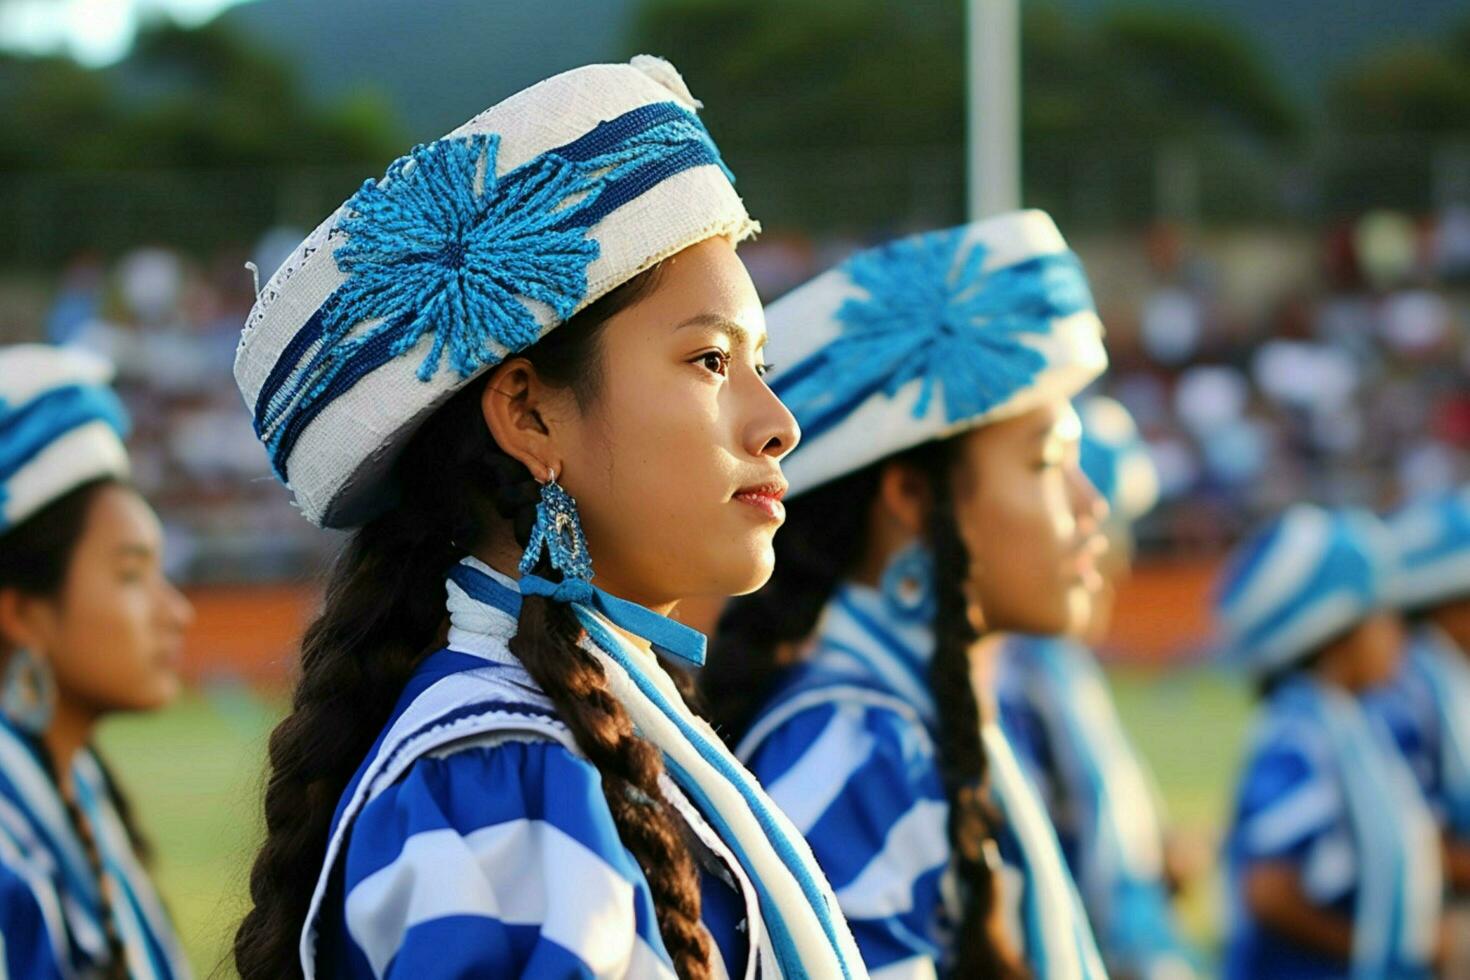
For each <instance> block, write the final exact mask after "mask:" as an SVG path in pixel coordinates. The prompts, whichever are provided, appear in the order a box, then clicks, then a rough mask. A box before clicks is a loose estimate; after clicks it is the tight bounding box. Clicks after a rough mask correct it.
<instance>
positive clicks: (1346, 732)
mask: <svg viewBox="0 0 1470 980" xmlns="http://www.w3.org/2000/svg"><path fill="white" fill-rule="evenodd" d="M1226 856H1227V860H1228V863H1229V875H1228V878H1229V886H1230V893H1231V895H1230V901H1231V908H1230V923H1229V929H1228V935H1227V939H1226V951H1225V956H1226V962H1225V966H1226V976H1227V977H1230V978H1238V980H1246V978H1250V980H1259V978H1265V980H1269V978H1275V977H1279V978H1283V980H1284V978H1293V980H1295V978H1316V977H1349V976H1351V977H1354V978H1358V977H1362V978H1369V977H1395V978H1411V977H1428V976H1429V975H1430V969H1429V962H1430V957H1431V954H1432V950H1433V946H1434V943H1435V940H1436V936H1435V933H1436V930H1437V928H1438V922H1439V911H1440V900H1441V897H1440V887H1441V874H1440V866H1439V842H1438V835H1437V831H1436V830H1435V827H1434V824H1433V820H1432V818H1431V817H1430V815H1429V813H1428V809H1427V807H1426V806H1425V805H1424V803H1423V801H1422V798H1421V797H1420V794H1419V792H1418V787H1417V785H1416V784H1415V782H1414V779H1413V777H1412V775H1410V773H1409V772H1408V770H1407V767H1406V766H1405V765H1404V764H1403V762H1402V761H1401V760H1400V758H1399V756H1398V753H1397V752H1396V751H1395V750H1394V748H1393V746H1392V744H1391V741H1390V737H1389V735H1388V733H1387V732H1386V731H1384V730H1382V729H1381V728H1380V727H1378V726H1376V725H1375V724H1374V723H1373V720H1372V719H1371V718H1370V717H1369V716H1368V714H1367V713H1366V712H1364V711H1363V710H1361V708H1360V706H1359V704H1358V702H1357V701H1356V700H1355V699H1353V698H1352V697H1351V696H1349V695H1348V694H1346V693H1344V692H1341V691H1338V690H1336V689H1333V688H1329V687H1327V686H1325V685H1322V684H1319V683H1317V682H1316V681H1314V680H1311V679H1310V678H1308V677H1305V676H1296V677H1292V678H1289V679H1287V680H1285V681H1283V682H1282V684H1281V685H1280V686H1279V687H1278V688H1277V689H1276V690H1275V691H1274V692H1273V693H1272V694H1271V696H1270V699H1269V701H1268V702H1267V704H1266V706H1265V708H1264V709H1263V711H1262V713H1261V716H1260V717H1259V718H1258V719H1257V721H1256V723H1255V728H1254V731H1253V733H1252V739H1251V743H1250V747H1249V749H1248V751H1247V757H1246V763H1245V767H1244V770H1243V774H1242V776H1241V781H1240V785H1239V789H1238V795H1237V799H1236V804H1235V814H1234V819H1233V821H1232V827H1231V830H1230V834H1229V837H1228V841H1227V854H1226ZM1263 862H1271V863H1277V864H1281V863H1284V864H1289V865H1292V866H1294V867H1296V868H1297V869H1298V873H1299V875H1300V882H1301V887H1302V890H1303V892H1304V893H1305V894H1306V895H1307V897H1308V898H1309V899H1310V900H1311V901H1312V902H1313V903H1314V904H1315V905H1316V906H1317V907H1318V908H1320V909H1323V910H1327V911H1331V912H1335V913H1336V914H1338V915H1340V916H1342V917H1343V918H1344V919H1345V920H1349V921H1351V922H1352V924H1353V944H1354V954H1353V962H1352V963H1351V964H1349V963H1344V962H1340V961H1338V960H1335V959H1333V958H1332V957H1330V956H1327V955H1324V954H1322V953H1319V952H1317V951H1315V950H1312V949H1308V948H1304V947H1303V946H1301V945H1299V944H1297V943H1296V942H1294V941H1292V940H1290V939H1289V938H1287V937H1283V936H1281V935H1280V934H1278V933H1275V932H1272V931H1271V930H1270V929H1268V928H1266V927H1264V926H1262V925H1261V924H1260V923H1257V922H1256V921H1255V920H1254V919H1253V918H1252V916H1251V914H1250V911H1249V909H1248V908H1246V906H1245V903H1244V899H1243V897H1242V886H1243V881H1244V877H1245V875H1246V874H1247V873H1248V872H1249V871H1250V870H1251V869H1252V868H1253V867H1255V866H1257V865H1259V864H1260V863H1263Z"/></svg>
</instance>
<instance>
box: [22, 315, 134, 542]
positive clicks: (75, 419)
mask: <svg viewBox="0 0 1470 980" xmlns="http://www.w3.org/2000/svg"><path fill="white" fill-rule="evenodd" d="M111 380H112V366H111V365H109V364H108V363H107V362H106V361H103V360H102V359H100V358H97V357H94V356H92V355H90V354H86V353H83V352H82V351H78V350H71V349H66V348H61V347H49V346H46V345H45V344H17V345H16V346H14V347H5V348H0V533H4V532H5V531H7V530H9V529H10V528H13V527H15V526H16V525H17V524H19V523H21V522H22V521H24V520H25V519H26V518H27V517H30V516H31V515H32V514H34V513H35V512H36V511H38V510H40V509H41V508H43V507H45V506H46V505H47V504H49V503H51V502H52V501H54V500H56V499H57V498H59V497H62V496H64V495H65V494H66V493H67V492H69V491H71V490H74V489H76V488H77V487H79V486H81V485H82V484H83V483H87V482H89V481H91V480H98V479H102V478H104V477H114V478H117V479H125V478H126V477H127V475H128V453H127V450H126V449H124V448H123V438H124V437H125V436H126V435H127V430H128V416H127V412H126V411H124V410H123V406H122V402H121V401H119V400H118V397H117V395H116V394H114V393H113V391H112V389H111V388H109V387H108V386H107V385H108V382H109V381H111Z"/></svg>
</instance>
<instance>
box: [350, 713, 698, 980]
mask: <svg viewBox="0 0 1470 980" xmlns="http://www.w3.org/2000/svg"><path fill="white" fill-rule="evenodd" d="M343 894H344V895H345V899H344V905H343V924H344V926H345V932H346V938H347V941H346V942H344V943H342V946H343V947H344V948H345V954H344V955H345V957H346V958H347V959H348V960H350V961H351V962H350V964H347V965H348V966H349V969H348V970H347V971H346V972H347V973H348V975H351V976H354V977H393V978H398V977H415V978H421V977H422V978H437V977H468V976H495V977H565V976H596V977H624V976H632V977H672V975H673V972H672V970H671V968H670V966H669V963H668V959H667V954H666V953H665V952H664V950H663V944H662V942H661V941H660V940H659V938H658V926H657V922H656V920H655V918H654V909H653V903H652V901H651V898H650V896H649V893H648V887H647V883H646V881H645V880H644V878H643V875H642V872H641V871H640V870H639V869H638V867H637V865H636V863H635V862H634V860H633V858H632V856H631V855H630V854H629V853H628V851H627V850H626V849H625V848H624V847H623V845H622V843H621V841H620V840H619V838H618V833H617V828H616V826H615V825H614V823H613V820H612V815H611V813H610V812H609V810H608V808H607V803H606V801H605V799H604V797H603V794H602V787H601V782H600V779H599V777H598V774H597V771H596V770H595V769H594V768H593V767H592V766H591V765H589V764H588V763H587V762H586V761H584V760H582V759H579V758H577V757H576V756H574V755H573V754H572V753H571V752H569V751H568V750H567V749H566V748H564V747H563V746H561V745H559V744H556V743H552V742H538V741H525V742H523V741H513V742H500V743H498V744H494V745H484V746H474V747H470V748H465V749H461V750H459V751H455V752H452V753H451V754H447V755H440V756H431V757H427V758H424V759H420V760H418V761H417V762H415V763H414V764H413V766H412V767H411V768H410V769H409V770H408V773H407V774H406V776H405V777H404V778H403V779H401V780H400V781H399V782H398V783H396V784H394V785H393V786H392V787H390V788H389V789H387V790H385V791H384V792H383V793H381V794H380V795H379V796H377V797H376V798H374V799H373V800H372V801H371V802H370V803H368V804H367V806H366V807H364V808H363V810H362V812H361V814H360V815H359V816H358V818H357V821H356V822H355V824H354V825H353V828H352V834H351V838H350V840H349V842H348V845H347V851H346V858H345V864H344V881H343Z"/></svg>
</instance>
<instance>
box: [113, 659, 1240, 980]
mask: <svg viewBox="0 0 1470 980" xmlns="http://www.w3.org/2000/svg"><path fill="white" fill-rule="evenodd" d="M1112 676H1113V679H1114V686H1115V693H1116V696H1117V700H1118V708H1119V711H1120V712H1121V713H1122V715H1123V718H1124V720H1125V722H1126V723H1127V725H1128V727H1129V729H1130V730H1131V731H1132V733H1133V735H1134V737H1135V739H1136V741H1137V744H1138V745H1139V747H1140V749H1141V751H1142V752H1143V754H1144V755H1145V756H1146V757H1147V759H1148V761H1149V762H1150V763H1151V764H1152V765H1153V768H1154V773H1155V775H1156V776H1157V778H1158V782H1159V784H1160V786H1161V787H1162V788H1163V791H1164V795H1165V797H1166V798H1167V800H1168V805H1169V808H1170V814H1171V816H1172V817H1173V819H1174V823H1175V824H1176V825H1177V826H1178V827H1180V828H1181V829H1183V830H1185V831H1187V832H1189V833H1190V834H1191V835H1195V834H1198V835H1201V836H1203V837H1204V838H1205V839H1207V840H1208V841H1211V842H1213V840H1214V839H1215V836H1216V835H1217V834H1218V831H1219V828H1220V826H1221V822H1222V821H1223V819H1224V815H1225V807H1226V803H1227V800H1228V798H1229V793H1230V784H1231V781H1232V780H1233V778H1234V774H1235V765H1236V759H1237V754H1238V752H1239V749H1240V741H1241V735H1242V732H1243V726H1244V719H1245V715H1246V713H1247V711H1248V703H1247V700H1246V697H1245V695H1244V694H1243V693H1242V692H1240V691H1239V690H1238V689H1237V688H1236V687H1235V686H1234V685H1232V684H1230V683H1229V682H1228V681H1226V680H1224V679H1222V678H1219V677H1216V676H1214V675H1212V674H1206V673H1203V672H1198V671H1189V672H1180V673H1173V674H1167V675H1160V674H1153V673H1147V672H1142V671H1138V670H1131V669H1130V670H1116V671H1114V672H1113V674H1112ZM278 710H280V706H279V703H277V702H272V701H266V700H262V699H259V698H256V697H254V696H252V695H250V694H248V693H246V692H245V691H243V690H240V689H233V688H221V689H215V690H211V691H209V692H206V693H203V694H195V695H191V696H190V697H187V698H185V699H183V700H182V701H181V702H180V703H179V704H177V705H175V706H174V707H172V708H170V709H169V710H168V711H165V712H163V713H161V714H158V715H152V716H148V717H141V718H139V717H129V718H118V719H115V720H112V721H109V722H108V723H107V724H106V725H105V726H104V728H103V731H102V735H101V739H100V742H101V747H102V751H103V752H104V753H105V755H106V757H107V759H108V761H109V762H110V763H111V764H112V767H113V769H114V770H115V771H116V773H117V775H118V778H119V780H120V781H121V782H122V783H123V785H124V787H125V789H126V790H127V792H128V794H129V795H130V797H131V798H132V801H133V805H134V807H135V809H136V810H137V812H138V816H139V819H140V821H141V822H142V824H143V826H144V827H145V829H146V831H147V833H148V835H149V836H150V838H151V839H152V841H153V843H154V848H155V851H156V855H155V865H154V866H155V874H156V876H157V880H158V884H159V887H160V888H161V889H162V891H163V893H164V897H165V899H166V900H167V902H168V905H169V908H170V909H171V910H172V912H173V914H174V918H175V920H176V922H177V923H178V927H179V930H180V932H181V933H182V935H183V939H184V944H185V946H186V947H187V949H188V951H189V956H190V958H191V960H192V961H193V964H194V967H195V969H196V971H197V972H198V973H199V974H200V975H202V976H208V975H210V974H216V975H218V976H231V975H233V969H232V968H231V967H230V966H229V947H230V938H231V936H232V934H233V932H234V927H235V923H236V922H237V921H238V920H239V918H240V916H241V915H242V914H243V912H244V908H245V898H246V893H247V889H246V876H247V873H248V869H249V863H250V859H251V856H252V854H253V852H254V849H255V846H256V843H257V842H258V840H259V833H260V829H259V828H260V802H259V800H260V791H261V787H262V782H263V765H264V758H265V744H266V738H267V736H268V735H269V733H270V727H271V725H272V723H273V722H274V720H275V717H276V712H277V711H278ZM1218 895H1219V889H1218V887H1217V886H1216V884H1215V882H1214V881H1213V880H1212V879H1206V880H1204V881H1202V882H1201V883H1200V884H1199V885H1198V886H1197V887H1195V888H1194V889H1193V891H1192V893H1191V894H1189V895H1188V896H1187V899H1186V902H1185V907H1184V914H1185V920H1186V924H1187V926H1188V928H1189V929H1190V931H1191V933H1192V934H1193V935H1195V936H1196V937H1197V938H1198V939H1199V940H1200V941H1201V942H1202V943H1204V944H1206V945H1208V944H1209V943H1211V942H1213V938H1214V935H1215V924H1214V923H1215V912H1216V906H1217V904H1218ZM216 971H217V972H216Z"/></svg>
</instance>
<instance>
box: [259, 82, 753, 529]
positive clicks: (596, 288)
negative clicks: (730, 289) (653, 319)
mask: <svg viewBox="0 0 1470 980" xmlns="http://www.w3.org/2000/svg"><path fill="white" fill-rule="evenodd" d="M698 107H699V103H698V102H697V101H696V100H695V99H694V98H693V97H692V96H691V95H690V94H689V90H688V89H687V88H686V87H685V85H684V82H683V80H682V79H681V78H680V77H679V73H678V72H677V71H675V70H674V68H673V66H672V65H670V64H669V63H668V62H666V61H663V60H662V59H659V58H652V57H649V56H646V55H642V56H639V57H637V58H634V59H633V61H632V62H631V63H630V64H625V65H624V64H620V65H591V66H587V67H584V68H577V69H574V70H572V71H568V72H565V73H563V74H560V75H557V76H555V77H553V78H549V79H547V80H546V81H543V82H540V83H539V84H536V85H533V86H531V87H530V88H528V89H526V90H524V91H522V92H519V93H517V94H516V95H513V96H511V97H510V98H508V99H506V100H505V101H503V102H501V103H499V104H497V105H495V106H492V107H491V108H489V109H487V110H485V111H484V112H482V113H480V114H479V115H478V116H476V117H475V118H474V119H472V120H470V121H469V122H468V123H466V124H464V125H463V126H461V127H459V128H458V129H456V130H455V131H454V132H452V133H450V134H448V135H447V136H445V137H443V138H442V139H439V140H435V141H434V142H432V143H429V144H427V145H425V146H420V147H416V148H415V149H414V150H413V151H412V152H411V153H410V154H409V155H408V156H406V157H403V158H401V159H400V160H398V161H396V162H395V163H394V164H393V165H392V166H390V167H389V168H388V172H387V175H386V176H385V177H384V178H383V179H382V180H381V181H369V182H367V183H366V184H364V185H363V188H362V189H361V190H360V191H358V193H357V194H355V195H354V196H353V197H352V198H351V199H350V200H348V201H347V202H346V203H345V204H343V205H342V206H341V207H340V208H338V210H337V211H336V212H335V213H334V214H333V215H332V216H331V217H329V218H328V219H327V220H326V221H324V222H323V223H322V224H321V225H320V226H319V227H318V228H317V229H316V231H314V232H312V234H311V235H310V236H308V238H307V239H306V241H305V242H303V243H302V244H301V246H300V247H299V248H298V249H297V250H296V253H295V254H294V255H293V256H292V257H291V258H290V259H289V260H288V261H287V262H286V264H285V265H284V266H283V267H282V268H281V269H280V270H279V271H277V272H276V274H275V275H274V276H272V277H271V280H270V282H269V283H268V284H267V285H266V287H265V289H264V290H262V291H261V294H260V296H259V298H258V299H257V301H256V304H255V308H254V309H253V310H252V311H251V313H250V318H249V320H248V321H247V322H246V325H245V331H244V334H243V336H242V337H241V341H240V348H239V352H238V354H237V356H236V359H235V380H236V381H237V382H238V384H239V386H240V391H241V393H242V394H243V395H244V397H245V402H246V405H247V406H248V407H249V409H250V410H251V412H252V413H253V415H254V418H255V428H256V433H257V434H258V435H259V436H260V438H261V440H262V441H263V442H264V443H265V445H266V449H267V451H268V452H269V453H270V455H271V459H272V463H273V464H274V466H275V469H276V473H277V475H279V476H280V477H281V478H282V480H284V481H285V482H286V483H287V484H288V486H290V488H291V490H292V492H293V493H294V494H295V496H296V500H297V502H298V504H299V506H300V507H301V510H302V512H303V513H304V514H305V515H306V517H307V518H308V519H309V520H311V521H312V522H313V523H315V524H319V525H324V526H329V527H351V526H354V525H357V524H361V523H363V522H365V521H367V520H370V519H371V518H372V517H374V516H375V515H376V514H378V513H380V512H381V511H382V509H383V508H384V507H386V506H388V505H389V503H391V500H392V487H391V485H390V484H389V482H388V480H387V479H386V478H387V474H388V471H389V469H390V467H391V466H392V464H393V461H394V460H395V459H396V458H397V455H398V453H399V452H400V451H401V450H402V448H403V446H404V444H405V443H406V442H407V440H408V438H409V437H410V436H411V435H412V434H413V432H414V431H415V430H416V429H417V427H418V425H419V424H420V423H421V422H422V421H423V420H424V419H425V418H426V417H427V416H428V415H429V414H430V413H432V411H433V410H434V409H435V408H436V407H438V406H439V405H441V404H442V403H443V402H444V401H446V400H447V399H448V398H449V397H450V395H452V394H453V393H454V392H455V391H457V390H458V389H460V388H461V387H462V386H464V385H465V384H467V383H468V382H469V381H470V380H471V379H472V378H474V377H475V376H476V375H478V374H480V373H481V372H483V371H484V370H486V369H488V368H490V367H493V366H494V365H496V364H498V363H500V362H501V360H503V359H504V358H505V357H506V356H507V355H508V354H510V353H514V352H516V351H520V350H523V349H525V348H526V347H528V346H530V345H531V344H532V343H534V342H535V341H536V340H537V339H538V338H539V337H541V336H543V335H544V334H545V333H547V332H548V331H550V330H551V329H553V328H554V327H556V326H557V325H559V324H560V323H563V322H565V321H566V320H567V319H568V318H569V317H571V316H572V315H573V314H575V313H576V312H577V311H579V310H581V309H583V308H584V307H586V306H587V305H588V304H590V303H592V302H593V301H595V300H596V299H598V298H599V297H601V296H603V295H604V294H606V293H607V292H608V291H609V290H611V289H613V288H615V287H616V286H619V285H621V284H622V283H624V282H627V281H628V280H629V279H632V278H633V277H634V276H636V275H637V274H638V273H640V272H643V271H644V270H646V269H648V268H650V267H651V266H653V265H654V264H656V263H658V262H659V261H661V260H663V259H665V258H667V257H669V256H670V255H673V254H675V253H677V252H679V251H682V250H683V249H685V248H687V247H689V246H690V245H694V244H696V243H698V242H701V241H704V240H706V239H709V238H713V237H716V236H724V237H727V238H729V239H730V240H731V241H732V242H738V241H740V240H742V239H744V238H746V237H747V236H749V235H750V234H752V233H753V232H754V231H755V230H757V226H756V224H755V223H754V222H753V221H752V220H751V219H750V216H749V215H748V214H747V213H746V211H745V207H744V205H743V204H742V203H741V201H740V197H739V196H738V195H737V194H736V193H735V189H734V187H733V186H732V183H731V182H732V180H733V178H732V177H731V176H730V174H729V171H728V170H727V169H726V168H725V166H724V164H723V163H722V162H721V160H720V156H719V151H718V149H716V147H715V145H714V143H713V142H712V141H711V140H710V138H709V134H708V133H707V132H706V131H705V129H704V126H703V125H702V124H701V123H700V121H699V118H698V117H697V116H696V115H695V110H696V109H697V108H698Z"/></svg>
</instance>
